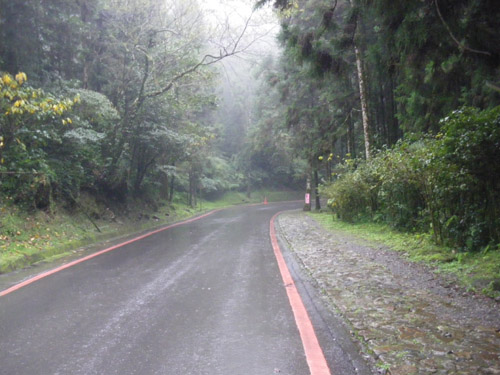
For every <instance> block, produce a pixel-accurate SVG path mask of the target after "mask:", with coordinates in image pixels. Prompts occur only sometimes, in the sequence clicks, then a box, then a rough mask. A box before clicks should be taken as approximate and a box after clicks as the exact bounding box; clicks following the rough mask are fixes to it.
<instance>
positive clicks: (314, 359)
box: [269, 212, 331, 375]
mask: <svg viewBox="0 0 500 375" xmlns="http://www.w3.org/2000/svg"><path fill="white" fill-rule="evenodd" d="M279 214H280V212H278V213H277V214H276V215H274V216H273V217H272V219H271V223H270V228H269V234H270V236H271V244H272V246H273V250H274V255H275V256H276V260H277V261H278V266H279V269H280V273H281V277H282V278H283V282H284V284H285V288H286V293H287V295H288V299H289V301H290V305H291V306H292V311H293V315H294V317H295V323H296V324H297V327H298V329H299V333H300V338H301V339H302V345H303V346H304V351H305V354H306V359H307V364H308V365H309V370H310V372H311V375H331V373H330V369H329V368H328V364H327V363H326V359H325V356H324V354H323V350H322V349H321V346H320V345H319V341H318V338H317V337H316V333H315V332H314V327H313V325H312V322H311V319H310V318H309V314H308V313H307V310H306V308H305V306H304V303H303V302H302V298H301V297H300V294H299V292H298V290H297V287H296V286H295V282H294V281H293V278H292V275H291V274H290V271H289V269H288V267H287V265H286V263H285V259H284V258H283V254H282V253H281V250H280V247H279V245H278V239H277V237H276V230H275V228H274V220H275V219H276V217H277V216H278V215H279Z"/></svg>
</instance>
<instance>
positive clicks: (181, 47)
mask: <svg viewBox="0 0 500 375" xmlns="http://www.w3.org/2000/svg"><path fill="white" fill-rule="evenodd" d="M235 3H236V2H235ZM251 3H252V4H251V5H255V6H256V11H255V12H251V13H249V14H250V15H249V16H248V17H246V16H245V17H241V14H240V13H238V12H233V13H228V14H227V16H226V18H224V19H223V20H222V21H221V20H218V21H216V22H214V21H213V20H212V19H211V18H210V12H207V10H206V9H205V8H203V2H202V1H199V2H198V1H196V0H167V1H162V0H71V1H67V0H54V1H31V2H26V1H21V0H15V1H6V0H1V1H0V39H1V44H0V90H1V94H0V106H1V108H0V162H1V164H0V196H1V199H2V202H3V203H2V204H4V205H6V204H14V205H18V206H23V207H25V208H26V209H44V210H46V209H50V207H51V205H52V204H54V202H65V203H66V204H67V205H68V206H71V205H73V204H78V201H79V197H80V196H81V194H83V193H86V194H92V195H95V196H99V197H101V198H102V199H107V200H113V201H118V202H126V201H127V200H130V199H143V200H146V201H150V202H155V201H157V200H160V199H161V200H164V201H169V200H170V201H171V200H172V199H174V196H175V194H176V193H177V192H183V193H186V194H185V195H186V196H187V200H188V203H189V204H192V205H193V204H196V199H197V198H198V197H200V196H203V197H208V198H210V197H216V196H217V195H218V194H221V193H223V192H225V191H230V190H240V191H248V192H251V190H252V189H254V188H256V187H259V186H274V187H288V188H289V187H292V188H301V189H305V185H306V178H309V179H310V180H311V181H312V183H313V186H314V187H315V188H316V189H319V191H320V192H321V194H322V195H324V196H325V197H326V198H328V202H329V207H330V208H331V209H332V210H333V211H334V213H335V214H336V215H337V216H338V217H340V218H341V219H342V220H346V221H357V220H374V221H384V222H388V223H390V224H391V225H393V226H394V227H396V228H399V229H402V230H407V231H418V232H423V233H432V235H433V237H434V239H435V241H436V242H438V243H442V244H446V245H451V246H454V247H457V248H459V249H462V250H477V249H484V248H485V247H489V248H494V247H495V248H496V247H497V246H498V244H499V243H500V107H499V105H500V45H499V44H498V38H499V36H500V35H499V34H500V32H499V30H500V8H499V7H498V4H496V1H493V0H458V1H457V0H455V1H451V0H411V1H407V0H404V1H403V0H396V1H387V0H275V1H271V0H261V1H254V2H251ZM253 3H255V4H253ZM271 5H272V7H273V8H274V14H275V16H276V19H277V20H278V22H279V24H280V31H279V35H278V40H279V44H280V45H281V47H282V48H281V51H280V53H279V54H277V53H276V48H275V47H271V49H270V50H269V49H268V50H265V49H261V51H260V52H259V53H252V54H249V49H250V47H251V46H252V45H254V44H255V42H256V41H257V40H261V39H262V38H263V36H264V35H268V32H267V31H265V32H262V30H261V32H260V34H259V28H260V29H263V27H262V24H259V23H258V22H256V21H255V18H252V17H254V13H258V12H259V9H260V11H261V10H262V8H265V7H267V6H271ZM235 21H237V22H235ZM273 52H274V53H273ZM250 55H251V58H250V57H249V56H250ZM238 56H240V58H241V60H233V62H232V63H230V61H231V59H234V58H237V57H238ZM226 62H227V63H226ZM224 64H226V65H224ZM221 66H222V67H225V68H221ZM221 82H222V83H221ZM316 207H317V208H319V200H317V206H316Z"/></svg>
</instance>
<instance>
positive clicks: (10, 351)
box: [0, 203, 309, 375]
mask: <svg viewBox="0 0 500 375" xmlns="http://www.w3.org/2000/svg"><path fill="white" fill-rule="evenodd" d="M297 206H298V204H296V203H295V204H293V203H281V204H270V205H260V206H252V207H236V208H231V209H226V210H222V211H219V212H216V213H214V214H212V215H210V216H209V217H206V218H203V219H200V220H197V221H194V222H190V223H186V224H184V225H180V226H175V227H172V228H170V229H168V230H165V231H161V232H158V233H155V234H153V235H150V236H147V237H145V238H142V239H141V240H139V241H135V242H132V243H128V244H126V245H124V246H121V247H119V248H118V249H116V250H114V251H109V252H105V253H102V254H101V255H99V256H96V257H92V258H89V259H87V260H86V261H85V262H82V263H78V264H75V265H73V266H72V267H69V268H65V269H62V270H60V271H59V272H57V273H53V274H50V275H48V276H47V277H44V278H42V279H39V280H37V281H36V282H34V283H31V284H29V285H26V286H24V287H22V288H19V289H17V290H15V291H12V292H11V293H8V294H5V295H4V296H2V297H0V374H120V375H124V374H125V375H126V374H141V375H144V374H172V375H177V374H179V375H180V374H200V375H201V374H207V375H208V374H210V375H226V374H228V375H229V374H231V375H234V374H250V375H253V374H254V375H265V374H276V373H279V374H290V375H305V374H308V373H309V368H308V364H307V360H306V357H305V354H304V348H303V345H302V342H301V338H300V335H299V332H298V330H297V326H296V324H295V320H294V316H293V313H292V310H291V308H290V303H289V301H288V299H287V294H286V289H285V287H284V285H283V281H282V279H281V276H280V271H279V269H278V266H277V263H276V259H275V257H274V254H273V250H272V247H271V243H270V240H269V221H270V219H271V217H272V216H273V215H274V214H275V213H276V212H278V211H280V210H284V209H290V208H296V207H297Z"/></svg>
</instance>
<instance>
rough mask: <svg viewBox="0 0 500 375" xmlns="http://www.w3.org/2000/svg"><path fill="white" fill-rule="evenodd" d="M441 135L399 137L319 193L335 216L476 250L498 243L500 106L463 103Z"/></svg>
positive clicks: (349, 166) (445, 123)
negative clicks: (379, 222) (413, 139)
mask: <svg viewBox="0 0 500 375" xmlns="http://www.w3.org/2000/svg"><path fill="white" fill-rule="evenodd" d="M441 126H442V129H443V133H440V134H438V135H437V136H436V137H435V138H429V137H427V138H423V139H421V140H419V141H417V142H408V141H405V142H399V143H398V144H397V145H396V146H395V147H394V148H392V149H389V150H386V151H383V152H380V153H379V154H378V155H377V156H376V157H375V158H373V160H370V161H369V162H363V163H361V164H360V165H359V167H357V168H356V169H352V165H353V163H352V161H347V163H346V164H345V166H344V173H341V174H340V176H339V178H338V180H337V181H336V182H334V183H332V184H331V185H326V186H324V187H323V189H322V192H323V194H325V195H326V196H327V197H328V198H330V202H329V203H330V207H331V208H332V209H333V211H334V212H335V213H336V214H337V215H338V216H339V217H340V218H341V219H342V220H346V221H355V220H359V219H360V218H366V217H367V216H371V218H372V219H374V220H383V221H385V222H387V223H389V224H391V225H392V226H393V227H395V228H398V229H401V230H405V231H418V232H423V233H425V232H428V231H431V232H432V234H433V237H434V239H435V240H436V241H437V242H438V243H444V244H447V245H449V246H453V247H456V248H458V249H459V250H462V251H467V250H473V251H477V250H479V249H481V248H483V247H486V246H488V245H489V246H493V245H492V244H498V243H500V233H499V228H500V215H499V213H500V204H499V202H500V194H499V191H500V189H499V187H500V170H499V165H500V152H499V151H500V107H496V108H494V109H491V110H486V111H479V110H477V109H472V108H463V109H461V110H458V111H455V112H453V113H452V114H451V115H450V116H449V117H446V118H445V119H443V120H442V124H441Z"/></svg>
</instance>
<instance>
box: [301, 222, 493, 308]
mask: <svg viewBox="0 0 500 375" xmlns="http://www.w3.org/2000/svg"><path fill="white" fill-rule="evenodd" d="M309 215H311V217H313V218H314V219H315V220H316V221H318V222H319V223H320V224H321V225H322V226H323V227H325V228H326V229H328V230H333V231H340V232H344V233H346V234H349V235H352V236H355V237H357V238H360V239H363V240H366V241H369V242H375V243H377V244H381V245H384V246H387V247H389V248H390V249H392V250H395V251H398V252H401V253H404V254H405V256H406V257H407V258H408V259H409V260H411V261H413V262H424V263H426V264H428V265H431V266H432V267H433V268H434V269H435V270H436V272H437V273H442V274H444V275H451V276H453V278H454V279H456V280H457V281H458V282H459V283H460V284H461V285H462V286H464V287H465V288H467V289H468V290H471V291H476V292H482V293H484V294H486V295H488V296H490V297H493V298H498V297H500V249H489V250H485V251H482V252H477V253H460V252H457V251H455V250H454V249H451V248H448V247H445V246H438V245H436V244H435V243H434V242H433V241H432V238H431V236H430V235H428V234H413V233H403V232H399V231H396V230H394V229H392V228H391V227H389V226H388V225H385V224H379V223H372V222H362V223H346V222H342V221H340V220H338V219H336V218H334V217H333V215H331V214H330V213H314V212H311V213H309Z"/></svg>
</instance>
